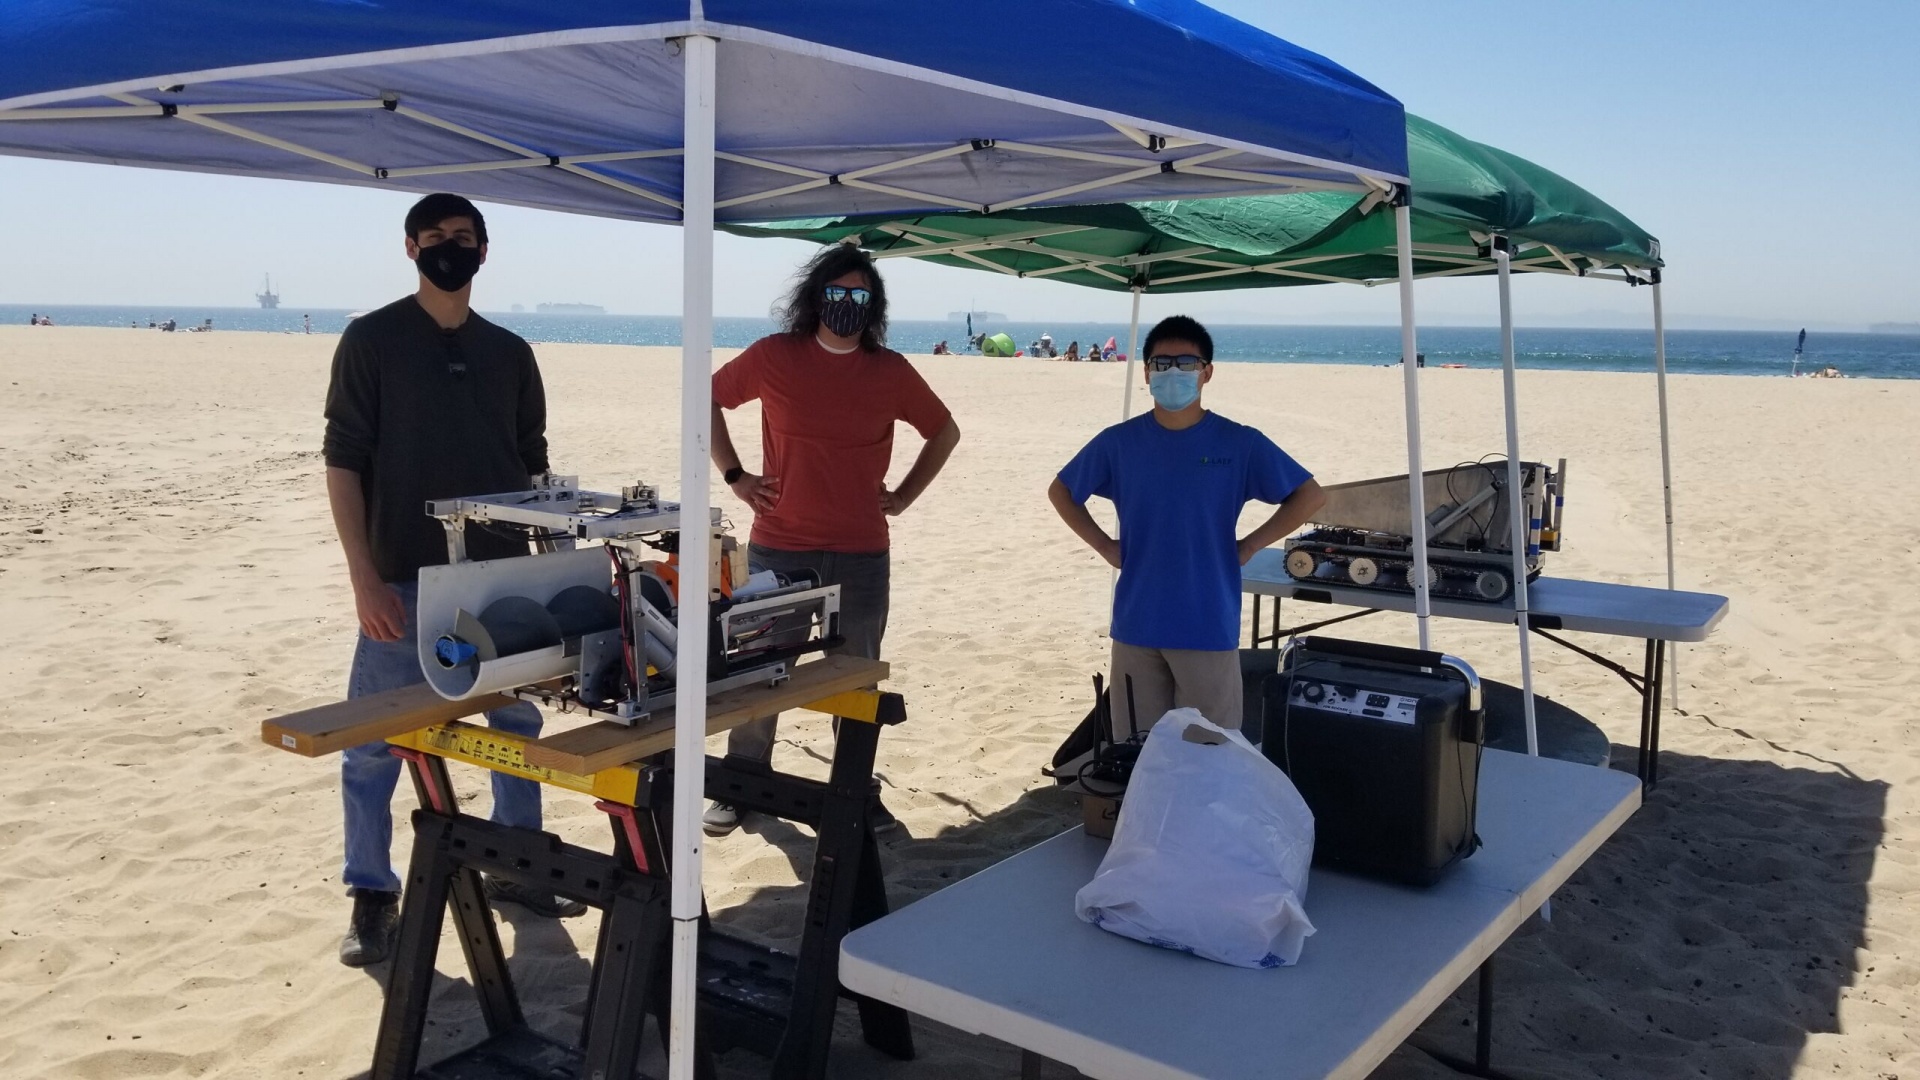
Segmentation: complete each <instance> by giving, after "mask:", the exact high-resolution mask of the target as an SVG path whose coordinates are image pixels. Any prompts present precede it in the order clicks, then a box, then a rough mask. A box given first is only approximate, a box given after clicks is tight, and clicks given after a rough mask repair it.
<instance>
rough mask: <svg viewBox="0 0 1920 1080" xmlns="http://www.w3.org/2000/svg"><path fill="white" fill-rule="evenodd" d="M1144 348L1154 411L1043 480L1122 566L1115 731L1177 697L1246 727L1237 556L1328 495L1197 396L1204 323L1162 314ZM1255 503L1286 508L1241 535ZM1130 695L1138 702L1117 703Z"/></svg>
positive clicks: (1072, 524) (1206, 343)
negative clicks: (1243, 515) (1097, 511)
mask: <svg viewBox="0 0 1920 1080" xmlns="http://www.w3.org/2000/svg"><path fill="white" fill-rule="evenodd" d="M1144 355H1145V356H1146V357H1147V362H1146V365H1145V367H1146V376H1147V388H1148V389H1149V390H1150V391H1151V392H1152V394H1153V411H1152V412H1150V413H1146V414H1144V415H1141V416H1136V417H1134V418H1132V419H1130V420H1123V421H1121V422H1120V423H1118V424H1115V425H1113V426H1112V427H1109V428H1107V429H1106V430H1105V431H1102V432H1101V433H1100V434H1098V435H1096V436H1094V439H1093V441H1092V442H1090V443H1088V444H1087V445H1086V446H1085V447H1084V448H1083V449H1082V450H1081V451H1080V452H1079V453H1078V454H1076V455H1074V458H1073V460H1072V461H1070V462H1068V463H1067V466H1066V467H1065V468H1063V469H1061V470H1060V474H1059V475H1058V476H1057V477H1055V478H1054V481H1053V484H1052V486H1051V487H1049V488H1048V490H1047V499H1048V501H1049V502H1051V503H1052V504H1053V508H1054V510H1055V511H1056V512H1057V513H1059V515H1060V518H1061V520H1062V521H1065V522H1066V523H1067V527H1068V528H1070V529H1072V530H1073V532H1074V535H1076V536H1078V537H1079V538H1080V539H1081V540H1082V541H1084V542H1085V543H1086V545H1087V546H1088V547H1090V548H1092V549H1093V550H1094V551H1095V552H1096V553H1098V554H1099V556H1100V557H1101V558H1102V559H1105V560H1106V561H1107V562H1108V563H1109V564H1111V565H1112V566H1113V567H1115V568H1116V569H1118V570H1119V571H1120V580H1119V584H1118V586H1117V587H1116V589H1115V591H1114V597H1113V622H1112V626H1111V628H1110V632H1109V635H1108V636H1109V637H1111V638H1112V640H1113V662H1112V680H1113V681H1112V682H1110V683H1109V684H1108V685H1109V686H1111V687H1112V688H1113V693H1114V695H1115V696H1114V699H1113V703H1114V705H1115V709H1114V715H1115V720H1114V735H1115V737H1116V738H1121V739H1124V738H1126V737H1127V735H1128V733H1131V732H1133V731H1136V730H1137V731H1146V730H1147V729H1148V728H1150V727H1152V726H1153V724H1154V722H1155V721H1157V720H1159V719H1160V717H1161V716H1162V715H1164V714H1165V713H1166V712H1167V711H1168V710H1169V709H1173V708H1175V707H1178V706H1191V707H1193V708H1196V709H1198V710H1200V713H1201V715H1203V716H1205V717H1206V718H1207V719H1209V720H1211V721H1213V722H1214V723H1216V724H1219V725H1220V726H1221V727H1226V728H1237V727H1239V726H1240V720H1241V711H1242V707H1241V699H1242V696H1243V691H1242V683H1241V675H1240V651H1239V648H1238V646H1239V639H1240V568H1241V567H1242V566H1244V565H1246V562H1247V560H1248V559H1250V558H1252V557H1253V555H1254V553H1255V552H1258V551H1260V550H1262V549H1264V548H1266V547H1267V546H1268V545H1270V544H1273V543H1274V542H1275V541H1277V540H1279V539H1280V538H1281V537H1283V536H1286V535H1287V534H1288V533H1290V532H1292V531H1293V530H1294V529H1296V528H1299V527H1300V526H1301V525H1303V524H1305V523H1306V521H1307V518H1308V516H1309V515H1311V514H1312V513H1313V512H1314V511H1315V510H1318V509H1319V508H1320V506H1321V504H1322V503H1323V502H1324V501H1325V499H1326V496H1325V495H1324V494H1322V493H1321V491H1320V485H1319V484H1317V483H1315V482H1314V480H1313V476H1312V474H1311V473H1309V472H1307V470H1305V469H1303V468H1301V467H1300V465H1299V463H1297V462H1295V461H1294V460H1293V458H1291V457H1289V456H1287V454H1286V452H1285V451H1283V450H1281V449H1280V448H1279V447H1278V446H1275V445H1274V444H1273V440H1271V439H1269V438H1267V437H1266V436H1265V435H1264V434H1262V433H1261V432H1260V431H1259V430H1258V429H1256V428H1251V427H1247V426H1246V425H1244V424H1236V423H1234V422H1233V421H1231V420H1228V419H1227V418H1226V417H1224V416H1221V415H1219V414H1218V413H1211V412H1208V411H1207V410H1206V409H1205V408H1203V407H1202V406H1201V403H1200V389H1201V387H1202V386H1204V385H1205V384H1206V383H1207V382H1209V381H1211V379H1212V378H1213V337H1212V335H1210V334H1208V333H1207V331H1206V328H1205V327H1203V326H1201V325H1200V324H1199V323H1197V322H1195V321H1194V320H1192V319H1190V318H1187V317H1186V316H1184V315H1176V316H1174V317H1172V318H1170V319H1164V320H1162V321H1161V322H1160V324H1159V325H1157V326H1155V327H1154V328H1153V330H1152V331H1151V332H1150V333H1148V334H1147V343H1146V350H1145V353H1144ZM1095 495H1099V496H1101V497H1103V498H1106V499H1110V500H1112V501H1113V504H1114V509H1115V510H1116V511H1118V513H1119V519H1120V535H1122V536H1124V537H1126V541H1127V542H1126V546H1125V548H1124V549H1123V548H1122V547H1121V544H1120V541H1118V540H1116V539H1114V538H1113V537H1112V536H1109V535H1107V533H1106V531H1105V530H1103V529H1102V528H1101V527H1100V526H1099V524H1098V523H1097V522H1095V521H1094V520H1093V516H1092V515H1091V514H1089V513H1087V507H1086V502H1087V500H1088V499H1090V498H1092V497H1093V496H1095ZM1255 501H1258V502H1264V503H1277V504H1278V505H1279V508H1278V509H1277V510H1275V511H1274V512H1273V515H1272V516H1271V517H1269V518H1268V519H1267V520H1266V521H1265V522H1264V523H1263V524H1261V525H1260V527H1259V528H1257V529H1255V530H1253V532H1252V533H1250V534H1248V535H1247V536H1246V538H1245V539H1236V537H1235V524H1236V522H1238V520H1239V518H1240V511H1241V508H1242V507H1244V506H1245V505H1246V504H1247V503H1249V502H1255ZM1129 678H1131V680H1132V690H1131V692H1128V691H1126V690H1125V689H1123V688H1125V687H1126V686H1127V685H1128V679H1129ZM1123 695H1124V696H1123ZM1123 701H1127V702H1129V703H1130V704H1131V706H1132V708H1133V709H1134V710H1137V711H1135V712H1131V713H1127V714H1123V713H1122V712H1121V710H1120V709H1119V708H1118V706H1119V704H1120V703H1121V702H1123Z"/></svg>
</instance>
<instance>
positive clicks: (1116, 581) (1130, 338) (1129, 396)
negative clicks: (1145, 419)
mask: <svg viewBox="0 0 1920 1080" xmlns="http://www.w3.org/2000/svg"><path fill="white" fill-rule="evenodd" d="M1143 291H1145V290H1143V289H1141V288H1140V286H1138V285H1135V286H1134V287H1133V319H1132V320H1131V321H1130V322H1128V323H1127V359H1126V361H1125V362H1123V363H1122V364H1121V365H1120V367H1121V370H1122V371H1124V372H1125V373H1126V377H1125V379H1124V381H1125V382H1126V384H1127V385H1126V389H1124V390H1122V391H1120V420H1121V422H1122V423H1125V422H1126V419H1127V417H1129V416H1132V415H1133V365H1134V364H1135V363H1136V362H1137V363H1139V364H1140V365H1141V370H1142V371H1144V370H1146V361H1145V360H1144V359H1141V357H1140V294H1141V293H1142V292H1143ZM1119 592H1120V571H1118V570H1115V571H1113V572H1112V573H1110V574H1108V575H1107V600H1108V601H1109V603H1111V601H1112V600H1113V598H1114V597H1115V596H1117V595H1118V594H1119Z"/></svg>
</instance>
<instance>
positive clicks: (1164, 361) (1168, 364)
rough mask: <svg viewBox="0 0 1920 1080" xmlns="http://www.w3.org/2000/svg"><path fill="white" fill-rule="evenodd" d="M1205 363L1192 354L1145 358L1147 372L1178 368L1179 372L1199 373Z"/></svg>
mask: <svg viewBox="0 0 1920 1080" xmlns="http://www.w3.org/2000/svg"><path fill="white" fill-rule="evenodd" d="M1206 363H1207V362H1206V361H1205V360H1204V359H1202V358H1200V357H1198V356H1195V355H1193V354H1192V353H1181V354H1180V355H1179V356H1149V357H1147V370H1148V371H1167V370H1169V369H1172V368H1179V369H1180V370H1181V371H1199V370H1200V369H1201V368H1202V367H1204V366H1206Z"/></svg>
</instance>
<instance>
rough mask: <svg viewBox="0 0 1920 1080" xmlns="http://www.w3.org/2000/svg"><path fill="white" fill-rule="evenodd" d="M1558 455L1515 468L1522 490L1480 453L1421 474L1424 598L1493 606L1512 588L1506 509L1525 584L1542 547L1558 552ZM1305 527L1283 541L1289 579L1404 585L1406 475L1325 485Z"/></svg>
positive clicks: (1561, 483)
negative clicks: (1521, 523) (1519, 526)
mask: <svg viewBox="0 0 1920 1080" xmlns="http://www.w3.org/2000/svg"><path fill="white" fill-rule="evenodd" d="M1566 470H1567V463H1566V459H1564V458H1562V459H1561V460H1560V463H1559V465H1558V467H1556V468H1549V467H1548V466H1546V465H1543V464H1540V463H1538V462H1532V461H1526V462H1521V464H1520V483H1521V491H1520V493H1519V498H1518V499H1515V498H1514V497H1513V493H1512V492H1510V491H1508V490H1507V486H1508V485H1507V462H1506V459H1505V458H1483V459H1481V460H1480V461H1476V462H1467V463H1464V464H1460V465H1456V466H1454V467H1453V468H1451V469H1440V470H1436V471H1433V472H1429V473H1426V474H1424V475H1423V477H1422V479H1423V481H1424V485H1425V487H1424V490H1425V493H1426V505H1427V506H1429V507H1433V508H1434V509H1432V510H1431V511H1430V512H1429V513H1428V514H1427V587H1428V589H1429V590H1430V592H1431V594H1432V595H1434V596H1439V597H1447V598H1451V599H1458V600H1477V601H1484V602H1487V603H1498V602H1500V601H1502V600H1505V599H1506V598H1507V597H1508V596H1509V595H1511V594H1512V592H1513V550H1512V542H1511V539H1510V537H1511V536H1512V535H1513V533H1512V528H1511V522H1512V519H1511V517H1510V515H1511V514H1512V513H1513V512H1514V511H1515V507H1516V506H1517V507H1518V512H1519V513H1521V514H1523V515H1525V524H1526V536H1527V551H1526V566H1527V579H1528V580H1529V581H1531V580H1533V579H1534V578H1536V577H1538V576H1539V574H1540V567H1541V553H1542V552H1545V551H1558V550H1560V519H1561V512H1562V510H1563V509H1564V508H1565V502H1566V499H1565V490H1566V482H1565V478H1566ZM1326 493H1327V501H1326V505H1325V506H1323V507H1322V508H1321V509H1320V511H1319V513H1318V514H1317V515H1316V517H1315V519H1314V521H1313V523H1312V524H1313V526H1314V527H1313V528H1312V529H1310V530H1309V531H1307V532H1304V533H1301V534H1299V535H1296V536H1293V537H1291V538H1289V539H1288V540H1287V542H1286V567H1287V574H1288V575H1289V576H1291V577H1292V578H1293V579H1294V580H1296V581H1300V582H1303V583H1306V582H1325V583H1329V584H1340V585H1354V586H1359V587H1360V588H1363V589H1382V590H1387V591H1392V592H1412V591H1413V573H1414V569H1413V538H1412V536H1411V533H1412V527H1411V518H1410V517H1409V516H1408V494H1409V492H1408V490H1407V477H1406V476H1405V475H1401V476H1388V477H1382V478H1380V479H1376V480H1357V481H1354V482H1352V483H1347V484H1333V485H1330V486H1328V487H1327V488H1326Z"/></svg>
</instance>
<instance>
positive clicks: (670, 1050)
mask: <svg viewBox="0 0 1920 1080" xmlns="http://www.w3.org/2000/svg"><path fill="white" fill-rule="evenodd" d="M717 46H718V43H717V42H715V41H714V39H712V38H709V37H697V36H696V37H687V38H684V39H683V42H682V46H681V47H682V49H683V50H684V56H685V60H686V129H687V132H686V150H687V152H686V157H685V158H684V159H683V163H684V164H683V171H682V186H683V188H684V189H685V190H684V193H683V195H682V198H683V199H684V200H685V203H686V207H685V210H684V212H683V216H682V218H681V226H682V228H681V230H680V244H681V279H682V285H681V288H682V290H683V298H682V301H681V322H680V432H681V436H680V618H679V625H678V630H679V632H680V641H679V649H678V651H677V653H676V661H675V663H676V665H677V666H678V668H679V670H680V671H681V672H682V673H683V674H682V678H683V679H684V680H686V681H685V682H683V684H682V685H681V686H680V688H679V692H678V693H677V694H676V695H675V701H674V732H673V761H674V785H673V862H672V864H671V865H672V867H673V903H672V912H673V984H672V991H671V993H670V995H669V996H668V1005H669V1008H670V1009H671V1010H672V1011H671V1016H672V1018H673V1019H672V1024H671V1030H670V1031H669V1033H668V1036H667V1055H668V1056H667V1076H668V1080H694V1078H693V1073H694V1069H693V1065H694V1041H693V1031H694V1013H695V1011H696V1009H697V1005H698V1003H697V998H696V986H697V983H696V980H695V974H696V966H697V965H698V963H699V958H700V956H699V954H700V907H701V892H700V800H701V796H702V795H703V794H704V793H705V792H704V790H703V789H704V787H705V777H706V771H707V769H706V741H707V695H706V686H705V685H704V683H705V677H704V676H703V675H702V674H701V673H702V672H704V671H706V670H707V628H708V624H709V621H710V619H709V615H708V610H709V608H708V598H707V590H708V587H709V582H708V578H709V576H710V575H709V574H708V568H707V561H708V558H709V556H708V550H709V544H710V543H711V541H710V540H709V539H708V536H709V531H708V530H709V528H710V526H709V525H708V520H709V507H710V506H711V504H712V496H711V493H710V492H709V491H708V488H707V485H708V484H709V483H710V479H709V476H710V472H711V465H710V463H709V461H708V457H707V455H708V448H709V445H710V441H711V438H712V435H713V190H714V188H713V172H714V168H713V162H714V158H713V155H714V89H715V82H716V79H715V69H716V63H715V59H716V57H715V54H716V52H717Z"/></svg>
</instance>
